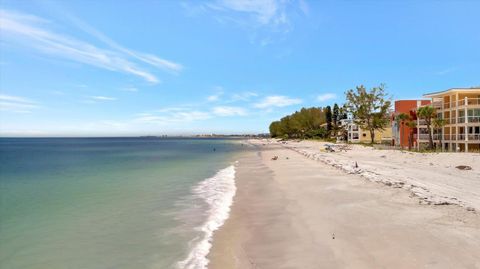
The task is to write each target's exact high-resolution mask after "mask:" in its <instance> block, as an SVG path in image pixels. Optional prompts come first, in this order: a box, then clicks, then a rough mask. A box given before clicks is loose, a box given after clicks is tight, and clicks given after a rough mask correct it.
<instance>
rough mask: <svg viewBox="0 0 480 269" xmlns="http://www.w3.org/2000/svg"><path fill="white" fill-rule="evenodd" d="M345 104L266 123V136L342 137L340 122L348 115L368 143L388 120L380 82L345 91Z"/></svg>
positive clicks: (304, 110)
mask: <svg viewBox="0 0 480 269" xmlns="http://www.w3.org/2000/svg"><path fill="white" fill-rule="evenodd" d="M345 99H346V103H345V104H344V105H342V106H339V105H338V104H334V106H333V110H332V108H331V107H330V106H326V107H324V108H322V107H318V108H317V107H311V108H302V109H301V110H300V111H296V112H295V113H293V114H291V115H288V116H285V117H283V118H281V119H280V120H279V121H274V122H272V123H271V124H270V128H269V129H270V135H271V136H272V137H282V138H323V139H325V138H336V137H337V136H338V135H339V134H341V135H343V136H346V130H344V129H343V126H342V125H341V124H340V121H341V120H342V119H347V118H348V116H350V117H351V118H352V119H353V122H354V123H355V124H356V125H358V126H359V127H360V128H362V129H363V130H366V131H369V132H370V137H371V143H373V142H374V140H375V131H378V130H383V129H385V128H386V127H387V126H388V123H389V116H390V115H389V109H390V106H391V101H390V97H389V95H388V94H387V93H386V91H385V86H384V85H383V84H381V85H380V86H378V87H373V88H371V89H370V90H367V89H366V88H365V87H364V86H363V85H360V86H357V87H356V88H355V89H350V90H348V91H347V92H346V93H345Z"/></svg>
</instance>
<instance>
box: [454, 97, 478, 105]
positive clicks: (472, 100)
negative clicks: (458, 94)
mask: <svg viewBox="0 0 480 269" xmlns="http://www.w3.org/2000/svg"><path fill="white" fill-rule="evenodd" d="M466 104H467V106H480V98H467V102H466ZM458 106H459V107H461V106H465V99H462V100H459V101H458Z"/></svg>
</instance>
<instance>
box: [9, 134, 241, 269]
mask: <svg viewBox="0 0 480 269" xmlns="http://www.w3.org/2000/svg"><path fill="white" fill-rule="evenodd" d="M214 148H215V150H213V149H214ZM239 149H240V144H239V143H238V142H236V141H233V140H215V139H153V138H60V139H53V138H48V139H9V138H3V139H0V267H1V268H9V269H15V268H49V269H55V268H62V269H65V268H176V267H178V266H179V265H178V264H179V263H178V262H179V261H182V260H184V259H186V257H187V256H188V253H189V252H191V249H192V247H193V246H192V244H193V243H192V242H195V240H197V241H198V238H201V237H202V235H201V233H202V232H203V231H202V230H201V229H198V228H197V227H199V226H201V225H202V223H204V222H205V220H206V219H207V218H208V214H207V213H208V212H210V211H211V210H210V211H209V210H208V206H209V204H208V203H206V202H203V201H202V200H201V199H200V198H202V197H200V196H201V195H200V196H199V195H198V193H197V194H196V193H195V192H194V191H193V190H195V188H196V186H197V188H198V185H199V184H200V183H201V182H203V181H205V179H208V178H211V177H212V176H215V175H216V174H217V172H218V171H220V170H222V169H225V168H226V167H229V166H231V164H232V163H233V162H234V160H235V158H234V157H235V154H236V153H237V152H238V151H239ZM210 180H212V179H210ZM213 180H214V181H215V180H216V178H213ZM207 189H208V188H207ZM191 268H197V267H195V265H194V266H193V267H191ZM198 268H200V267H198Z"/></svg>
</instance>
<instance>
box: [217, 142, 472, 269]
mask: <svg viewBox="0 0 480 269" xmlns="http://www.w3.org/2000/svg"><path fill="white" fill-rule="evenodd" d="M251 143H254V144H255V150H252V151H250V152H248V153H245V154H244V155H243V157H242V158H241V159H240V160H239V163H238V165H237V175H236V184H237V194H236V196H235V198H234V203H233V206H232V208H231V212H230V218H229V219H228V220H227V221H226V222H225V224H224V226H222V227H221V228H220V229H219V230H218V231H216V233H215V234H214V239H213V247H212V249H211V252H210V254H209V257H208V258H209V259H210V264H209V268H211V269H227V268H242V269H243V268H259V269H264V268H480V256H479V255H478V253H479V250H480V216H479V213H478V212H479V211H480V210H479V209H480V208H479V205H480V203H479V199H480V198H479V196H480V195H479V193H480V192H479V191H478V190H479V188H480V174H479V171H480V161H479V160H480V155H479V154H463V155H462V154H455V153H446V154H417V153H414V154H411V153H408V152H405V153H402V152H401V151H392V150H388V151H387V150H374V149H371V148H364V147H361V146H354V147H352V149H351V150H349V151H347V152H341V153H340V152H336V153H326V152H323V151H322V150H321V149H322V148H323V146H322V144H321V143H320V142H298V143H296V142H288V143H287V144H282V143H279V142H276V141H273V140H270V142H268V141H266V140H264V141H252V142H251ZM273 156H278V160H275V161H273V160H271V158H272V157H273ZM355 162H357V163H358V167H355V165H354V163H355ZM430 163H432V164H430ZM460 164H463V165H470V166H471V167H472V168H473V169H472V170H469V171H461V170H458V169H456V168H455V166H456V165H460Z"/></svg>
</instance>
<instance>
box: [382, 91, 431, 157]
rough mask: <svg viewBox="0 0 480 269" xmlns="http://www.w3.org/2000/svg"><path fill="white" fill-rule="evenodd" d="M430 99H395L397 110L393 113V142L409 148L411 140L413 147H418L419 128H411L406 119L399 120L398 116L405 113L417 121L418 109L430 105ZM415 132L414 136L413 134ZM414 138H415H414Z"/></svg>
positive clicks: (400, 146) (398, 145)
mask: <svg viewBox="0 0 480 269" xmlns="http://www.w3.org/2000/svg"><path fill="white" fill-rule="evenodd" d="M430 103H431V101H430V100H397V101H395V104H394V106H395V110H394V112H393V113H392V118H391V124H392V144H393V146H395V147H399V148H408V146H409V140H413V141H411V142H410V143H411V146H412V148H416V147H417V140H416V139H415V138H416V135H417V130H418V129H417V128H410V127H409V126H408V124H407V123H406V122H405V121H398V120H396V118H397V117H398V116H399V115H400V114H402V113H404V114H406V115H408V116H409V117H410V119H411V120H413V121H417V114H416V109H417V108H418V107H420V106H424V105H429V104H430ZM411 134H413V137H412V136H411ZM412 138H413V139H412Z"/></svg>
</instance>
